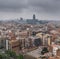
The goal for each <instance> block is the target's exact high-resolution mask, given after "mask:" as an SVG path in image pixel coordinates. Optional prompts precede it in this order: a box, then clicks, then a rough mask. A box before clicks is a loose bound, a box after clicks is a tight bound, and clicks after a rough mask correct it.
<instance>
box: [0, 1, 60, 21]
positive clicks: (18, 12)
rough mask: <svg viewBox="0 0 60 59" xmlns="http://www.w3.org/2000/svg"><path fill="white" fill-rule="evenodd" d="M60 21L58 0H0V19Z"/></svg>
mask: <svg viewBox="0 0 60 59" xmlns="http://www.w3.org/2000/svg"><path fill="white" fill-rule="evenodd" d="M33 14H36V18H38V19H39V20H60V0H0V19H15V18H20V17H23V18H24V19H27V18H32V15H33Z"/></svg>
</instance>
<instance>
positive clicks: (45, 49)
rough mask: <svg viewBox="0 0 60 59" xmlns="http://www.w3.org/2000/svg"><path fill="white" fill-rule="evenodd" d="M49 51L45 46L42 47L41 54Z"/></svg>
mask: <svg viewBox="0 0 60 59" xmlns="http://www.w3.org/2000/svg"><path fill="white" fill-rule="evenodd" d="M47 52H49V51H48V49H47V47H44V48H43V49H42V51H41V54H42V55H44V54H45V53H47Z"/></svg>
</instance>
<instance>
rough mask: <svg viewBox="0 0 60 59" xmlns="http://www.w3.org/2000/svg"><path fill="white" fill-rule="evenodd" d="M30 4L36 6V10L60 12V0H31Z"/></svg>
mask: <svg viewBox="0 0 60 59" xmlns="http://www.w3.org/2000/svg"><path fill="white" fill-rule="evenodd" d="M29 5H30V7H32V8H33V7H34V8H35V11H37V10H40V12H41V11H44V12H59V11H60V0H29ZM34 8H33V9H34ZM38 12H39V11H38Z"/></svg>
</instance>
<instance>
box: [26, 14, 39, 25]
mask: <svg viewBox="0 0 60 59" xmlns="http://www.w3.org/2000/svg"><path fill="white" fill-rule="evenodd" d="M27 23H28V24H33V25H34V24H37V23H38V19H36V16H35V14H33V19H27Z"/></svg>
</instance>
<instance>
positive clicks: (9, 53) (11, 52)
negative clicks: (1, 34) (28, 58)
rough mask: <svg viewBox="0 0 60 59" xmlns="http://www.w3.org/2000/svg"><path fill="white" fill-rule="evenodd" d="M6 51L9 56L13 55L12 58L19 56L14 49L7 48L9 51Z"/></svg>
mask: <svg viewBox="0 0 60 59" xmlns="http://www.w3.org/2000/svg"><path fill="white" fill-rule="evenodd" d="M5 53H6V54H7V55H8V56H10V57H12V58H14V59H16V58H17V55H16V53H15V52H14V51H10V50H7V51H5Z"/></svg>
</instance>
